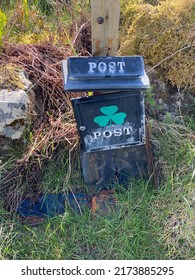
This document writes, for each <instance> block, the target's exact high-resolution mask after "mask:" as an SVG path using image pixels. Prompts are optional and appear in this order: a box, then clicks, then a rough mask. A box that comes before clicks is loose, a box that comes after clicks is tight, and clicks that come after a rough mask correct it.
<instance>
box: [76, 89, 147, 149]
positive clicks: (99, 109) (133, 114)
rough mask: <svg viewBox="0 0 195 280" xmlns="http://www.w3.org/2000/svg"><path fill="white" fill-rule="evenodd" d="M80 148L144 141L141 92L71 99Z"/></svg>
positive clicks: (124, 144)
mask: <svg viewBox="0 0 195 280" xmlns="http://www.w3.org/2000/svg"><path fill="white" fill-rule="evenodd" d="M71 102H72V105H73V110H74V114H75V118H76V121H77V127H78V130H79V134H80V138H81V144H82V151H86V152H92V151H97V150H110V149H115V148H119V147H127V146H132V145H143V144H144V143H145V115H144V101H143V95H142V93H140V92H139V91H130V92H126V91H125V92H120V94H119V93H118V92H117V93H110V94H104V97H103V98H102V95H96V96H91V97H82V98H74V99H71Z"/></svg>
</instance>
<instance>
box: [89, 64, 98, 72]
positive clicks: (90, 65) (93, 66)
mask: <svg viewBox="0 0 195 280" xmlns="http://www.w3.org/2000/svg"><path fill="white" fill-rule="evenodd" d="M88 64H89V71H88V73H95V71H94V70H93V69H95V68H96V67H97V64H96V63H95V62H88Z"/></svg>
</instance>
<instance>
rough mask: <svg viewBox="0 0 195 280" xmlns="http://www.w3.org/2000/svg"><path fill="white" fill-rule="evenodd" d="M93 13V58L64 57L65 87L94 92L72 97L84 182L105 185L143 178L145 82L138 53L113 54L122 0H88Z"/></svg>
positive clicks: (145, 78)
mask: <svg viewBox="0 0 195 280" xmlns="http://www.w3.org/2000/svg"><path fill="white" fill-rule="evenodd" d="M91 17H92V19H91V23H92V52H93V56H92V57H79V58H76V57H72V58H71V57H70V58H68V59H67V60H65V61H63V72H64V88H65V90H66V91H90V92H94V93H95V94H94V96H89V97H84V98H76V99H72V100H71V101H72V105H73V109H74V114H75V118H76V121H77V127H78V131H79V134H80V137H81V155H80V158H81V166H82V171H83V177H84V181H85V182H86V183H87V184H89V185H93V186H95V187H96V188H97V189H103V188H106V187H108V186H109V185H112V183H113V182H119V183H122V184H126V183H127V182H128V178H129V177H134V178H135V177H145V176H147V173H148V168H147V156H146V148H145V113H144V98H143V90H145V89H147V88H148V87H149V80H148V77H147V75H146V73H145V70H144V62H143V58H142V57H141V56H128V57H117V56H116V55H117V51H118V37H119V36H118V31H119V17H120V1H119V0H98V1H97V0H91ZM100 93H102V94H101V95H100Z"/></svg>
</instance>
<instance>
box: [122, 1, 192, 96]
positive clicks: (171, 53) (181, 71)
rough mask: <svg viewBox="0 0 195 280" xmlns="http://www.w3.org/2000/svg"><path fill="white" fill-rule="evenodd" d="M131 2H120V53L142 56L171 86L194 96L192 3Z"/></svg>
mask: <svg viewBox="0 0 195 280" xmlns="http://www.w3.org/2000/svg"><path fill="white" fill-rule="evenodd" d="M135 2H137V1H135ZM135 2H134V1H133V3H132V2H131V1H124V10H123V15H122V18H123V21H122V32H121V38H123V39H122V40H121V49H120V53H121V54H123V55H134V54H138V55H143V56H144V58H145V61H146V63H147V64H149V65H151V66H155V65H158V66H159V67H158V69H160V70H161V71H162V72H163V74H164V76H165V78H166V80H167V81H169V82H171V84H172V86H177V88H178V89H179V90H181V89H183V90H184V89H185V90H186V91H189V92H191V93H193V94H195V75H194V69H195V63H194V49H195V43H194V35H195V3H194V0H177V1H174V0H165V1H161V2H160V4H159V5H156V6H153V5H150V4H148V3H149V2H151V1H143V2H142V3H140V4H139V5H138V4H137V3H135ZM144 2H147V3H144ZM125 4H126V5H125ZM127 30H128V31H127Z"/></svg>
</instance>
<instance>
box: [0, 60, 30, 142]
mask: <svg viewBox="0 0 195 280" xmlns="http://www.w3.org/2000/svg"><path fill="white" fill-rule="evenodd" d="M31 87H32V83H31V82H30V81H29V80H28V79H27V78H26V74H25V72H24V71H23V70H21V69H18V68H17V67H16V66H14V65H10V64H8V65H4V66H3V67H2V68H1V70H0V136H5V137H7V138H10V139H20V138H21V137H22V134H23V132H24V130H25V127H26V124H27V123H28V122H29V121H30V119H31V114H32V113H34V108H35V94H34V92H33V91H32V90H31Z"/></svg>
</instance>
